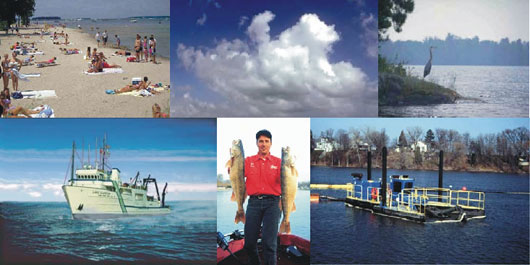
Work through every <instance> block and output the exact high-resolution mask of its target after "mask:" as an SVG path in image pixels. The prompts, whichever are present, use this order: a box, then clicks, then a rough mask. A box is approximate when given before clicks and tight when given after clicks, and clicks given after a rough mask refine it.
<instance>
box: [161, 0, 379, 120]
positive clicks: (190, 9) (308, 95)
mask: <svg viewBox="0 0 530 265" xmlns="http://www.w3.org/2000/svg"><path fill="white" fill-rule="evenodd" d="M171 47H172V51H171V58H172V61H171V82H172V84H171V85H172V90H171V112H172V115H173V116H206V117H212V116H213V117H234V116H239V117H241V116H264V117H271V116H289V117H314V116H319V117H325V116H331V117H337V116H361V117H369V116H376V115H377V1H366V0H337V1H319V0H303V1H302V0H292V1H279V0H276V1H258V0H248V1H216V0H189V1H182V0H172V2H171Z"/></svg>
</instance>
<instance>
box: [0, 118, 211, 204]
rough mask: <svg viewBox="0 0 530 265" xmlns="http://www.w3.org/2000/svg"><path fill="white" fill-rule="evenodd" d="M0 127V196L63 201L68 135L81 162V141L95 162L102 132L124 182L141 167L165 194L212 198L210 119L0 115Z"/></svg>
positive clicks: (69, 146)
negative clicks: (105, 136) (62, 117)
mask: <svg viewBox="0 0 530 265" xmlns="http://www.w3.org/2000/svg"><path fill="white" fill-rule="evenodd" d="M0 128H1V130H0V139H3V140H2V141H1V142H0V201H6V200H9V201H28V200H30V201H64V195H63V193H62V190H60V187H61V185H62V184H63V182H64V179H65V176H66V173H67V168H68V165H69V161H70V157H71V150H72V141H74V140H75V141H76V145H77V147H78V148H77V154H78V156H76V163H77V164H76V167H79V165H80V163H79V160H80V159H81V158H82V157H83V152H82V149H83V148H82V145H83V143H84V146H85V151H84V160H85V161H88V145H89V144H90V148H91V154H90V159H91V161H93V160H94V157H95V154H94V147H95V145H96V138H97V139H98V141H99V143H98V146H99V147H101V141H102V137H103V135H104V134H105V133H106V134H107V142H108V145H110V147H111V149H110V153H111V154H110V161H109V162H110V165H111V166H112V167H117V168H119V169H120V170H121V172H122V173H121V177H122V181H124V182H128V181H129V178H131V177H134V176H135V175H136V172H137V171H140V177H147V176H148V174H151V176H152V177H154V178H156V179H157V181H158V183H159V185H163V184H164V183H165V182H168V183H169V184H168V191H169V194H168V195H167V200H184V199H210V200H215V199H216V197H215V195H212V193H213V192H214V191H215V190H216V178H215V175H216V121H215V119H52V120H46V121H44V120H25V119H21V120H16V119H15V120H11V119H9V120H6V119H2V120H0ZM92 164H93V162H92Z"/></svg>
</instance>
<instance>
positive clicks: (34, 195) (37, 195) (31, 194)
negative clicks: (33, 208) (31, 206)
mask: <svg viewBox="0 0 530 265" xmlns="http://www.w3.org/2000/svg"><path fill="white" fill-rule="evenodd" d="M28 195H29V196H31V197H33V198H39V197H41V196H42V193H40V192H38V191H31V192H28Z"/></svg>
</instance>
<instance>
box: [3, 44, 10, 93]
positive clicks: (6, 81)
mask: <svg viewBox="0 0 530 265" xmlns="http://www.w3.org/2000/svg"><path fill="white" fill-rule="evenodd" d="M2 70H4V74H3V77H4V89H6V88H7V87H8V86H9V77H10V76H11V73H10V72H9V54H7V53H6V54H5V55H4V60H3V61H2Z"/></svg>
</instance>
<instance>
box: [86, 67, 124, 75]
mask: <svg viewBox="0 0 530 265" xmlns="http://www.w3.org/2000/svg"><path fill="white" fill-rule="evenodd" d="M124 72H125V71H123V69H121V68H104V69H103V72H99V73H89V72H87V71H85V72H83V73H84V74H85V75H104V74H121V73H124Z"/></svg>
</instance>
